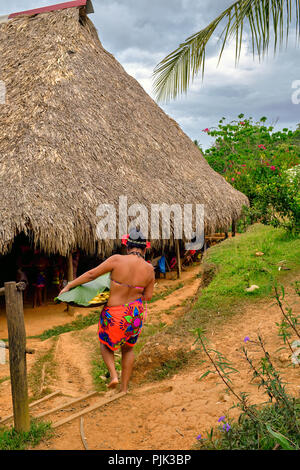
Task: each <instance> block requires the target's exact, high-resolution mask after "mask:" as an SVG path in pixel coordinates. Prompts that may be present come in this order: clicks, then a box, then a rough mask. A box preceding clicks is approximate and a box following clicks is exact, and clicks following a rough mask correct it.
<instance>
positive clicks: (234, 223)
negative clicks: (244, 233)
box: [231, 220, 236, 237]
mask: <svg viewBox="0 0 300 470" xmlns="http://www.w3.org/2000/svg"><path fill="white" fill-rule="evenodd" d="M235 234H236V221H235V220H233V221H232V233H231V235H232V237H235Z"/></svg>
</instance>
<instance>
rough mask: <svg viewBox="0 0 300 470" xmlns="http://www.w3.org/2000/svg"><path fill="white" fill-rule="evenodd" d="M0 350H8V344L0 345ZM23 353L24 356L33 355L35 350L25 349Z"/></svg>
mask: <svg viewBox="0 0 300 470" xmlns="http://www.w3.org/2000/svg"><path fill="white" fill-rule="evenodd" d="M0 348H5V349H9V345H8V344H2V343H0ZM25 352H26V354H34V353H35V349H29V348H25Z"/></svg>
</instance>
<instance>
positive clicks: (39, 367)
mask: <svg viewBox="0 0 300 470" xmlns="http://www.w3.org/2000/svg"><path fill="white" fill-rule="evenodd" d="M57 339H58V338H53V344H52V346H51V348H50V349H49V350H48V351H47V352H46V353H44V354H41V355H40V356H39V357H38V358H37V360H36V361H35V363H34V364H33V366H32V368H31V370H30V372H29V374H28V384H29V386H30V389H31V391H32V397H31V398H30V401H35V400H37V399H39V398H41V397H42V396H44V395H47V394H48V393H50V390H49V388H47V382H48V380H49V378H50V379H51V378H55V377H56V374H55V371H56V367H57V364H56V362H55V360H54V353H55V346H56V341H57ZM43 370H44V384H43V388H42V390H41V385H42V383H41V382H42V376H43Z"/></svg>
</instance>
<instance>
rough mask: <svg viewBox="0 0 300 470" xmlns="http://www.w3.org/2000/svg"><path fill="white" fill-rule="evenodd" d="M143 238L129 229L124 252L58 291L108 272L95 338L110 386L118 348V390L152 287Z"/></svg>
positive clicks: (127, 369)
mask: <svg viewBox="0 0 300 470" xmlns="http://www.w3.org/2000/svg"><path fill="white" fill-rule="evenodd" d="M146 243H147V242H146V239H145V237H144V236H143V234H142V233H141V232H140V231H137V230H132V231H131V232H130V234H129V238H128V240H127V254H126V255H118V254H117V255H113V256H110V257H109V258H108V259H107V260H106V261H104V262H103V263H101V264H100V265H99V266H97V267H96V268H94V269H91V270H90V271H87V272H86V273H84V274H82V275H81V276H79V277H78V278H77V279H74V280H73V281H71V282H69V283H68V284H67V286H66V287H65V288H64V289H63V290H62V291H61V292H60V294H63V293H64V292H67V291H69V290H70V289H72V288H74V287H77V286H79V285H81V284H84V283H86V282H89V281H92V280H94V279H96V278H97V277H99V276H101V275H103V274H105V273H108V272H110V273H111V286H110V296H109V299H108V302H107V305H106V306H105V307H104V308H103V310H102V312H101V315H100V320H99V326H98V337H99V340H100V349H101V354H102V357H103V360H104V362H105V364H106V366H107V368H108V370H109V373H110V379H111V380H110V383H109V385H108V387H109V388H115V387H116V386H117V384H118V375H117V372H116V368H115V362H114V351H116V350H117V349H118V348H119V347H121V351H122V377H121V391H122V392H127V391H128V382H129V379H130V376H131V373H132V369H133V364H134V353H133V347H134V345H135V344H136V342H137V340H138V337H139V335H140V333H141V329H142V325H143V323H144V321H145V310H144V305H143V301H147V300H150V299H151V298H152V295H153V288H154V282H155V277H154V270H153V267H152V266H151V264H149V263H147V262H146V261H145V253H146Z"/></svg>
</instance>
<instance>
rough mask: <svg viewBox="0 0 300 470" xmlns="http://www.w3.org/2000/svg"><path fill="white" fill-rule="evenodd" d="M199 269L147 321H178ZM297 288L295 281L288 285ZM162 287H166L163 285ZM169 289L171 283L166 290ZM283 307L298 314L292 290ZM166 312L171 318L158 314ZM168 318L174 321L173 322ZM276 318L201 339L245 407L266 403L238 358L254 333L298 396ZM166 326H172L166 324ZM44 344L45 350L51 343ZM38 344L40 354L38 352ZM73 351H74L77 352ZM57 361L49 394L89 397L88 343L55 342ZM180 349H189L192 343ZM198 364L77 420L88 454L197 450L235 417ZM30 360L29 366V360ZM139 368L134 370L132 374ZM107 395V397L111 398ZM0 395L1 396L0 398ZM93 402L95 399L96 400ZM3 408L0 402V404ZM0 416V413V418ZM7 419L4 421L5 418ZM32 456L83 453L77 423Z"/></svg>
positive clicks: (269, 314) (238, 319)
mask: <svg viewBox="0 0 300 470" xmlns="http://www.w3.org/2000/svg"><path fill="white" fill-rule="evenodd" d="M198 271H199V267H197V269H196V268H195V269H192V270H191V271H190V272H189V273H188V274H187V273H184V274H185V281H184V282H185V287H184V288H183V289H178V290H176V291H174V292H173V293H172V294H171V295H170V296H169V297H168V298H167V299H163V300H158V301H157V302H155V303H153V304H150V306H149V313H148V321H149V322H150V323H155V322H157V321H168V322H170V321H171V320H172V319H173V318H175V317H176V316H177V315H179V314H180V311H181V310H180V307H179V305H181V303H182V301H183V300H187V299H188V298H189V297H192V296H194V295H195V293H196V292H197V289H198V288H199V283H200V280H199V279H195V276H196V274H197V272H198ZM296 279H298V280H300V275H298V276H297V277H296V278H295V279H294V280H296ZM163 282H165V283H166V285H165V287H168V286H169V284H168V283H170V282H171V281H163ZM171 284H172V282H171ZM172 285H174V281H173V284H172ZM286 291H287V294H286V296H287V297H288V299H289V303H290V304H291V306H292V307H294V309H295V311H297V312H299V310H300V309H299V307H300V302H299V297H298V296H296V295H295V294H294V293H293V291H292V290H291V288H289V287H287V289H286ZM170 308H173V310H172V312H171V313H169V314H167V313H163V312H166V311H168V310H170ZM173 315H174V316H173ZM280 318H281V314H280V311H279V309H278V306H277V305H275V303H274V301H264V302H260V303H257V304H256V305H255V306H253V307H251V308H248V309H245V311H244V312H243V313H240V314H236V315H234V316H233V317H231V318H229V319H227V320H226V322H222V323H219V324H217V325H210V326H209V327H208V329H207V333H206V336H207V337H208V338H209V340H210V342H211V343H210V346H211V347H213V348H214V349H216V350H218V351H221V352H222V353H223V354H224V355H225V356H226V357H227V358H228V359H229V360H230V361H231V362H232V363H233V366H234V367H235V368H237V369H238V370H239V374H235V375H234V376H232V379H233V381H234V384H235V389H236V391H238V392H240V391H244V392H248V393H249V395H250V401H251V402H252V403H262V402H264V401H266V396H264V395H262V392H261V391H259V390H258V388H257V386H255V384H254V383H253V381H251V377H252V376H251V374H250V373H249V368H248V366H247V363H246V361H245V359H244V356H243V354H242V352H241V348H242V347H243V345H244V341H243V340H244V338H245V337H246V336H249V337H250V339H253V340H255V339H256V338H257V333H258V332H260V333H261V334H262V336H263V338H264V341H265V344H266V348H267V350H268V351H269V352H270V354H271V355H272V358H273V362H274V365H275V366H276V367H277V368H278V369H279V370H280V371H281V372H282V377H283V378H284V379H285V380H286V381H287V383H288V385H287V391H289V392H290V393H292V394H293V395H294V396H297V397H299V396H300V385H299V370H298V369H293V368H292V367H289V368H287V367H286V366H287V365H289V364H290V358H289V356H288V354H287V353H285V352H283V351H282V350H280V351H278V350H279V349H280V348H281V346H282V343H281V340H280V338H279V337H278V327H277V326H276V322H278V321H280ZM170 319H171V320H170ZM96 330H97V326H96V325H93V326H92V327H90V328H88V329H86V330H84V334H85V335H96ZM47 341H49V344H50V340H47ZM45 343H47V342H44V346H43V347H46V346H45ZM79 346H80V348H79ZM247 347H248V350H249V353H250V355H251V357H253V358H254V359H257V358H258V357H260V352H259V349H258V347H257V346H256V345H255V344H253V343H247ZM56 348H57V349H56V360H57V361H58V364H59V367H58V370H59V375H58V378H57V381H56V382H55V383H54V384H53V389H54V390H55V389H57V388H58V387H63V389H64V391H65V393H68V394H70V395H72V394H73V395H75V394H82V393H83V392H88V391H90V390H91V389H92V388H93V386H92V382H91V376H90V357H89V346H88V342H86V343H84V345H83V343H82V341H81V343H80V345H79V336H77V335H76V334H75V333H74V332H73V333H66V334H64V335H61V336H60V339H59V341H58V343H57V345H56ZM187 348H190V349H191V348H193V346H192V342H190V344H188V345H187ZM203 358H204V356H203V355H201V354H200V353H199V365H197V366H193V367H189V368H188V369H185V370H184V372H180V373H178V374H177V375H176V376H174V377H173V378H172V379H168V380H164V381H163V382H156V383H152V384H147V385H143V386H137V385H136V384H135V383H133V384H132V387H131V391H130V393H129V394H128V395H126V396H125V397H122V398H121V399H120V400H119V401H116V402H113V403H110V404H109V405H107V406H105V407H102V408H100V409H98V410H97V411H94V412H91V413H89V414H88V415H86V416H85V417H84V430H85V435H86V438H87V442H88V445H89V448H90V449H95V450H101V449H102V450H107V449H108V450H111V449H113V450H125V449H128V450H133V449H140V450H146V449H154V450H161V449H165V450H174V449H182V450H189V449H191V447H192V445H193V444H194V443H196V437H197V436H198V435H199V434H202V435H204V434H205V431H207V430H210V427H212V426H216V425H217V424H218V423H217V420H218V418H219V417H220V416H221V415H225V414H227V413H228V414H229V415H230V416H231V417H237V415H238V410H237V409H236V408H234V409H232V410H230V408H231V406H232V405H233V403H234V400H233V398H232V397H231V396H230V395H229V394H228V393H226V391H225V390H224V386H223V384H222V383H221V382H220V380H218V379H217V377H216V376H215V375H209V376H207V377H206V378H205V379H203V380H202V381H199V377H200V376H201V375H202V374H203V373H204V372H205V371H206V367H207V365H206V364H202V363H201V359H203ZM31 360H32V359H31ZM138 367H139V364H138V363H137V364H136V368H137V369H138ZM8 385H9V382H6V383H3V384H2V385H0V391H1V392H2V391H4V389H6V393H7V392H8V389H9V387H8ZM112 393H114V392H107V393H106V396H110V395H111V394H112ZM1 395H2V393H1ZM95 401H96V399H95ZM1 402H2V398H1ZM0 414H1V413H0ZM6 414H7V413H6ZM37 448H38V449H74V450H77V449H83V445H82V442H81V439H80V432H79V420H78V419H77V420H75V421H74V422H71V423H69V424H66V425H64V426H63V427H61V428H58V430H57V432H56V434H55V436H54V437H53V438H52V439H51V440H50V441H48V442H42V443H41V444H40V445H39V446H38V447H37Z"/></svg>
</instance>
